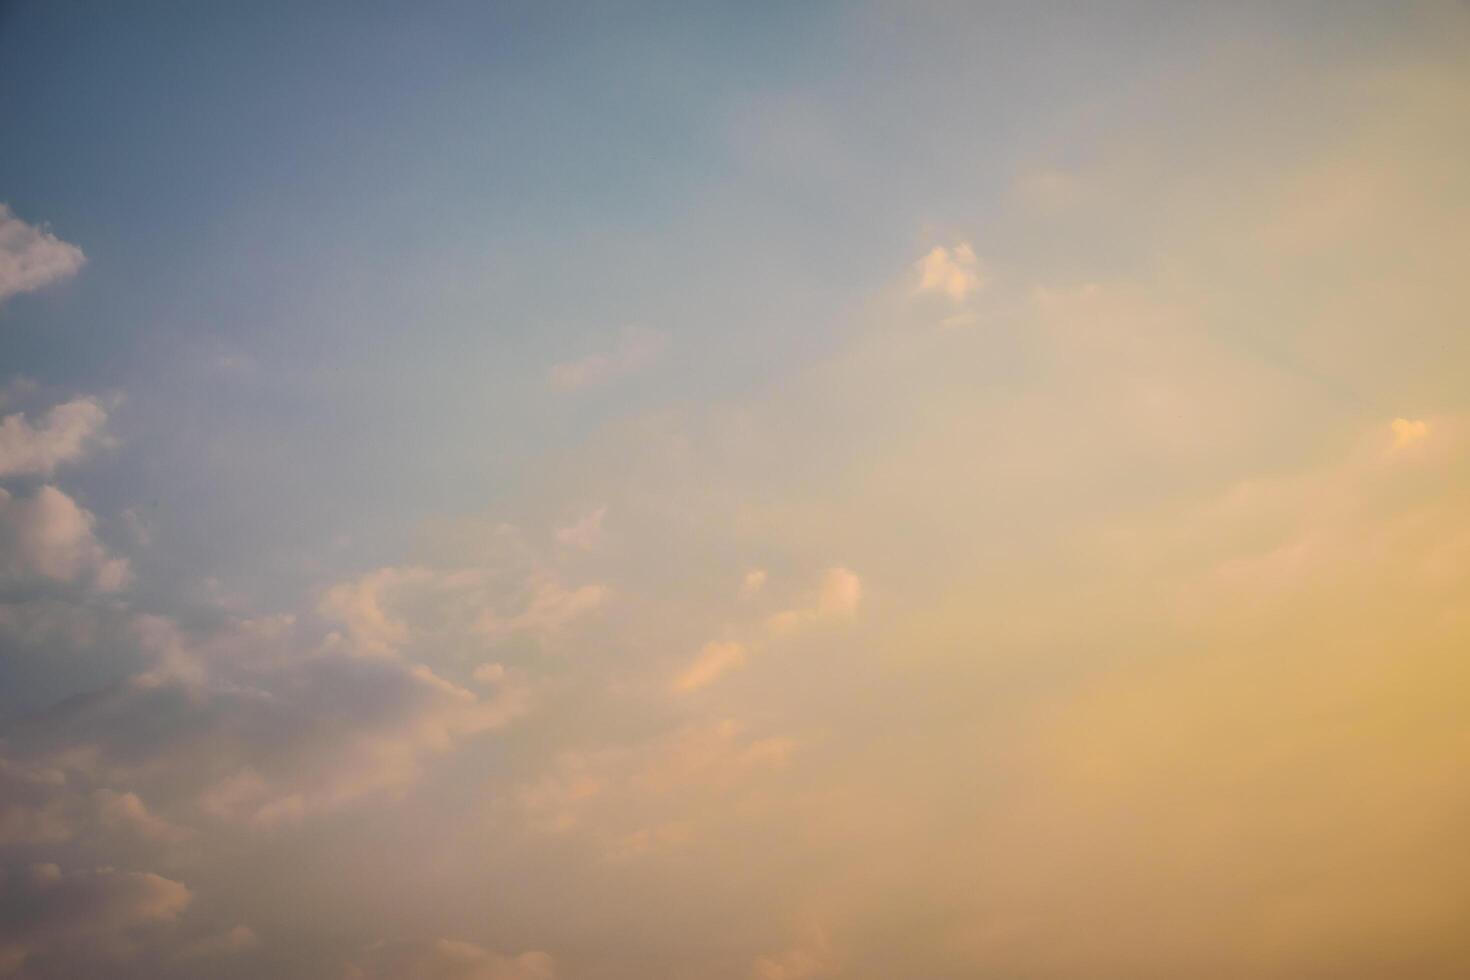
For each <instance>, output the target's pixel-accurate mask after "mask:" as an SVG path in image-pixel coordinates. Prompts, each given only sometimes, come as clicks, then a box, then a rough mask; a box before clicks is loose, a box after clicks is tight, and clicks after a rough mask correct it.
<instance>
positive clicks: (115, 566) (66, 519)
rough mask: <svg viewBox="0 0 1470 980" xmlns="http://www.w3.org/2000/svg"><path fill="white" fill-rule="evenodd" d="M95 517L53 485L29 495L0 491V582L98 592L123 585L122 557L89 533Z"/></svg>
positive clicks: (125, 572)
mask: <svg viewBox="0 0 1470 980" xmlns="http://www.w3.org/2000/svg"><path fill="white" fill-rule="evenodd" d="M95 524H96V519H95V518H94V517H93V516H92V513H91V511H88V510H87V509H86V508H84V507H80V506H78V505H77V503H76V501H74V500H72V499H71V498H70V497H68V496H67V495H66V494H64V493H62V492H61V491H60V490H58V489H56V488H55V487H53V486H43V487H41V488H39V489H38V490H36V492H35V493H33V494H32V495H31V496H29V497H18V496H15V495H13V494H11V493H10V492H9V491H6V490H3V489H0V580H5V579H8V580H10V581H18V582H25V581H32V580H37V579H42V580H50V581H54V582H65V583H77V582H87V583H90V584H91V585H93V586H94V587H96V588H97V589H99V590H101V591H103V592H112V591H116V590H118V589H121V588H122V587H123V586H125V585H127V583H128V581H129V580H130V579H131V578H132V571H131V569H130V568H129V567H128V562H127V559H125V558H114V557H112V555H111V554H109V553H108V551H107V549H106V548H105V547H103V545H102V543H101V542H100V541H98V540H97V537H96V535H95V534H94V533H93V527H94V525H95Z"/></svg>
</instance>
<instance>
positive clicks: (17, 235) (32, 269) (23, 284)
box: [0, 204, 87, 303]
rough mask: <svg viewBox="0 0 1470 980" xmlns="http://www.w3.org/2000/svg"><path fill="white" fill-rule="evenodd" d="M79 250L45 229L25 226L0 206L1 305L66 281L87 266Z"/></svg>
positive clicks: (5, 207)
mask: <svg viewBox="0 0 1470 980" xmlns="http://www.w3.org/2000/svg"><path fill="white" fill-rule="evenodd" d="M86 261H87V257H86V256H85V255H83V254H82V250H81V249H79V248H77V247H76V246H75V245H72V244H70V243H68V242H64V241H62V240H61V239H59V238H57V237H56V236H55V235H53V234H52V233H51V232H50V231H49V230H47V229H46V228H45V227H37V226H35V225H29V224H26V223H25V222H24V221H22V220H20V219H19V218H17V217H16V216H15V213H14V212H13V211H11V210H10V206H9V205H6V204H0V303H4V302H5V301H6V300H7V299H9V298H10V297H12V296H16V295H18V294H20V293H29V292H32V291H33V290H37V289H40V288H42V287H44V286H49V285H51V284H52V283H55V282H60V281H61V280H63V279H69V278H70V277H72V276H74V275H76V274H77V271H78V270H79V269H81V267H82V266H83V265H84V264H85V263H86Z"/></svg>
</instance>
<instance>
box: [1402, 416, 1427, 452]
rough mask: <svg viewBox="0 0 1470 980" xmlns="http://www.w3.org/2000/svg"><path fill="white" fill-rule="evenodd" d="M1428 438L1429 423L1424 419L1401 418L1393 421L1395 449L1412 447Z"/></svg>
mask: <svg viewBox="0 0 1470 980" xmlns="http://www.w3.org/2000/svg"><path fill="white" fill-rule="evenodd" d="M1428 438H1429V423H1428V422H1425V421H1424V420H1423V419H1403V418H1399V419H1394V420H1393V443H1394V446H1395V448H1399V449H1402V448H1403V447H1405V446H1412V445H1414V444H1415V443H1417V442H1423V441H1424V440H1425V439H1428Z"/></svg>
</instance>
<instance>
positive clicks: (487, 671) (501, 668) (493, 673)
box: [470, 664, 505, 687]
mask: <svg viewBox="0 0 1470 980" xmlns="http://www.w3.org/2000/svg"><path fill="white" fill-rule="evenodd" d="M470 676H472V677H474V679H475V681H476V682H477V683H479V684H484V685H486V686H487V687H488V686H490V685H492V684H499V683H500V682H501V681H503V680H505V665H504V664H481V665H480V666H478V667H476V668H475V671H474V673H473V674H471V675H470Z"/></svg>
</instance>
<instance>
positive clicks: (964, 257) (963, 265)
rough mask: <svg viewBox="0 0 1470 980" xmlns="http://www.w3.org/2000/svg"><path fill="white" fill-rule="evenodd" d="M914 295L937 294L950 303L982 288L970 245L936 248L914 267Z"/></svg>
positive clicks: (982, 278) (983, 281)
mask: <svg viewBox="0 0 1470 980" xmlns="http://www.w3.org/2000/svg"><path fill="white" fill-rule="evenodd" d="M914 279H915V283H914V289H915V291H916V292H920V293H928V292H936V293H941V294H943V295H944V296H947V297H949V298H950V299H952V300H962V299H964V298H965V297H967V296H969V295H970V294H971V293H974V292H977V291H978V290H979V289H980V288H981V287H982V286H984V285H985V279H984V276H983V274H982V272H981V269H980V260H979V259H978V258H976V257H975V250H974V248H973V247H972V246H971V245H970V243H969V242H960V243H959V244H958V245H956V246H955V247H954V248H952V249H950V248H946V247H944V246H943V245H936V246H934V248H933V249H931V250H930V251H929V253H928V254H927V255H925V256H924V257H923V258H922V259H920V260H919V261H918V262H915V263H914Z"/></svg>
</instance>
